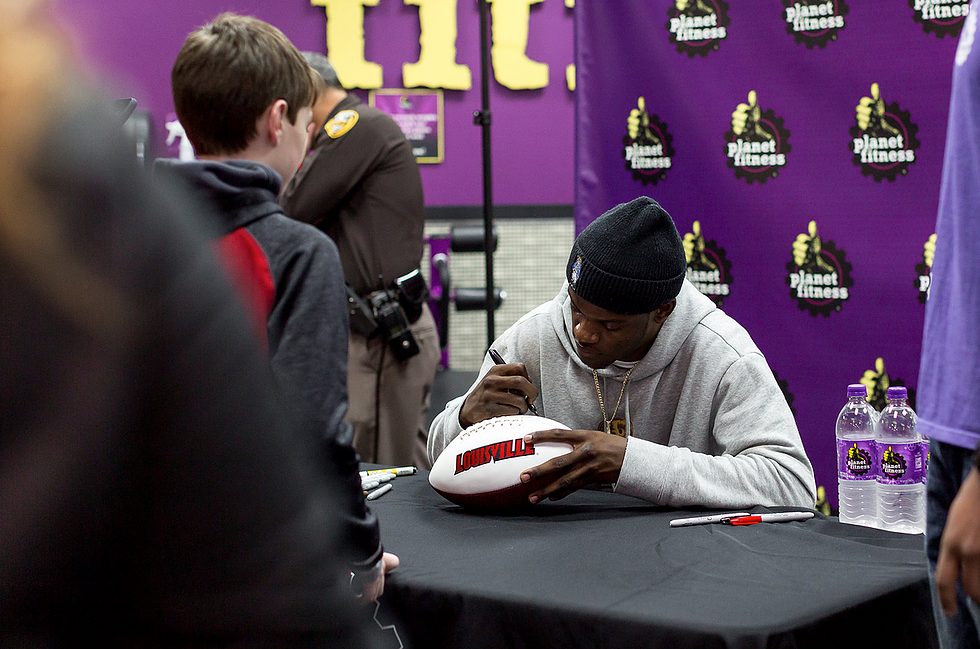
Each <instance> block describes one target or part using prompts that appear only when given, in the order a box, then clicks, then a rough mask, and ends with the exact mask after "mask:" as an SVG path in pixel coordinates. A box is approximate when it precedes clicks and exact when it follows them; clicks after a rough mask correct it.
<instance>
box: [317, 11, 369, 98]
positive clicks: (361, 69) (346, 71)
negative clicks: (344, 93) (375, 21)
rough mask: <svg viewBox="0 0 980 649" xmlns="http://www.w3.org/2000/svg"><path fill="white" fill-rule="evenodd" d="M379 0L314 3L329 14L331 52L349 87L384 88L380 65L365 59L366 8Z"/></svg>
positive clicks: (328, 27) (334, 65) (328, 28)
mask: <svg viewBox="0 0 980 649" xmlns="http://www.w3.org/2000/svg"><path fill="white" fill-rule="evenodd" d="M378 2H379V0H310V4H312V5H313V6H314V7H324V9H325V10H326V14H327V53H328V55H329V56H330V62H331V63H332V64H333V67H334V69H335V70H336V71H337V78H338V79H340V83H341V84H342V85H343V86H344V87H345V88H380V87H381V86H382V76H383V74H382V73H383V71H382V68H381V66H380V65H378V64H377V63H372V62H371V61H367V60H365V59H364V7H376V6H377V5H378Z"/></svg>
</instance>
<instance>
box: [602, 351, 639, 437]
mask: <svg viewBox="0 0 980 649" xmlns="http://www.w3.org/2000/svg"><path fill="white" fill-rule="evenodd" d="M635 367H636V366H635V365H634V366H633V367H631V368H629V369H628V370H627V371H626V376H624V377H623V387H622V388H621V389H620V390H619V398H618V399H616V407H615V408H613V412H612V416H611V417H609V418H608V419H607V418H606V404H605V402H603V400H602V389H601V388H600V387H599V372H597V371H596V370H592V380H593V381H595V395H596V396H597V397H598V398H599V411H600V412H601V413H602V427H603V428H604V429H605V431H606V433H609V431H610V425H611V424H612V422H613V420H614V419H615V418H616V413H617V412H619V404H620V402H622V400H623V395H624V394H626V385H627V384H628V383H629V382H630V375H631V374H632V373H633V369H634V368H635Z"/></svg>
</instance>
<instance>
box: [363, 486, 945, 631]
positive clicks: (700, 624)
mask: <svg viewBox="0 0 980 649" xmlns="http://www.w3.org/2000/svg"><path fill="white" fill-rule="evenodd" d="M371 507H372V508H373V509H374V510H375V511H376V512H377V514H378V515H379V517H380V519H381V530H382V536H383V539H384V544H385V548H386V549H387V550H389V551H391V552H394V553H396V554H398V555H399V556H400V558H401V560H402V565H401V567H400V568H399V569H398V570H397V571H395V572H394V573H392V574H391V575H390V576H389V579H388V582H387V586H386V589H385V595H384V598H383V601H382V607H381V609H380V610H379V615H378V617H379V620H381V621H382V623H385V624H394V625H395V628H396V629H397V631H398V634H399V636H400V638H401V640H402V641H404V642H405V646H406V647H412V648H414V649H432V648H435V647H467V648H473V649H479V648H483V647H487V648H490V647H494V648H496V647H562V648H565V647H603V648H615V647H623V648H627V647H629V648H634V647H669V648H670V649H680V648H682V647H698V648H702V647H734V648H739V649H741V648H743V647H744V648H748V647H753V648H754V647H760V648H761V647H766V648H773V647H821V648H825V647H832V648H834V649H838V648H841V647H851V646H861V645H863V646H865V647H879V646H881V647H886V646H887V647H917V648H919V647H935V646H938V644H937V641H936V638H935V631H934V626H933V621H932V614H931V610H930V604H929V587H928V579H927V572H926V561H925V554H924V552H923V549H922V537H921V536H906V535H901V534H894V533H889V532H883V531H880V530H875V529H869V528H864V527H856V526H851V525H843V524H841V523H839V522H838V521H837V519H836V518H822V517H819V516H818V517H817V518H814V519H812V520H810V521H806V522H795V523H778V524H761V525H753V526H749V527H729V526H723V525H703V526H697V527H687V528H670V527H669V526H668V521H670V520H671V519H673V518H678V517H682V516H686V515H697V514H701V513H703V512H677V511H669V510H665V509H663V508H658V507H654V506H652V505H650V504H648V503H645V502H643V501H640V500H636V499H634V498H629V497H626V496H621V495H618V494H612V493H603V492H596V491H580V492H578V493H575V494H573V495H572V496H570V497H568V498H566V499H564V500H561V501H558V502H553V503H552V502H545V503H542V504H540V505H538V506H536V507H533V508H531V509H530V510H529V511H527V512H523V513H520V514H511V515H488V514H477V513H472V512H469V511H467V510H464V509H462V508H460V507H457V506H456V505H453V504H451V503H449V502H448V501H446V500H444V499H443V498H442V497H441V496H439V495H438V494H437V493H436V492H434V491H433V490H432V489H431V488H430V487H429V484H428V474H427V473H425V472H420V473H419V474H418V475H415V476H410V477H400V478H397V479H396V480H395V481H394V482H393V489H392V491H391V492H389V493H388V494H386V495H385V496H383V497H382V498H380V499H378V500H376V501H374V502H372V503H371ZM754 511H762V510H761V509H760V508H756V509H755V510H754ZM395 646H398V645H397V644H395Z"/></svg>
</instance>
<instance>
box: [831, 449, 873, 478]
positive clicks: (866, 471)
mask: <svg viewBox="0 0 980 649" xmlns="http://www.w3.org/2000/svg"><path fill="white" fill-rule="evenodd" d="M876 473H877V472H876V471H875V443H874V440H871V439H861V440H856V441H855V440H847V439H839V440H837V477H838V478H840V479H841V480H874V479H875V474H876Z"/></svg>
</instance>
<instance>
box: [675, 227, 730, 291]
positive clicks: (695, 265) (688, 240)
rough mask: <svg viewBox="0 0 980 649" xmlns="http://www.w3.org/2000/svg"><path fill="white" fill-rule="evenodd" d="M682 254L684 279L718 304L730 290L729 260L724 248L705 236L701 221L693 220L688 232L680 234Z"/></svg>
mask: <svg viewBox="0 0 980 649" xmlns="http://www.w3.org/2000/svg"><path fill="white" fill-rule="evenodd" d="M683 243H684V256H685V257H687V279H688V280H690V282H691V283H692V284H694V286H695V287H697V289H698V290H699V291H701V293H703V294H704V295H706V296H708V298H709V299H710V300H711V301H712V302H714V303H715V306H719V307H720V306H721V305H722V302H724V301H725V298H726V297H727V296H728V294H729V293H731V290H732V288H731V287H732V281H733V280H732V264H731V262H730V261H728V256H727V255H726V254H725V249H724V248H722V247H721V246H719V245H718V244H717V243H715V242H714V241H713V240H709V239H705V238H704V235H703V234H702V233H701V223H700V222H698V221H695V222H694V224H693V225H692V226H691V232H688V233H687V234H685V235H684V241H683Z"/></svg>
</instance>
